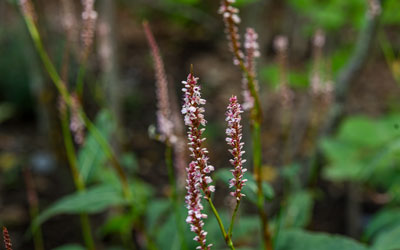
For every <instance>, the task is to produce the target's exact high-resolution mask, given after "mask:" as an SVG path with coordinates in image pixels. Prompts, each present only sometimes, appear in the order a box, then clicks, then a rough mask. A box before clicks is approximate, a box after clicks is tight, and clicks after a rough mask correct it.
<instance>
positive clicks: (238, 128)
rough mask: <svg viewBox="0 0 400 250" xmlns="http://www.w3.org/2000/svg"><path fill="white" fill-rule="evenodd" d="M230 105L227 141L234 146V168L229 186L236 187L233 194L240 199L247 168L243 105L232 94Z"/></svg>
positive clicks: (227, 113) (227, 117)
mask: <svg viewBox="0 0 400 250" xmlns="http://www.w3.org/2000/svg"><path fill="white" fill-rule="evenodd" d="M229 102H230V103H229V105H228V108H227V111H226V121H227V122H228V128H227V129H226V136H227V137H226V142H227V144H228V145H229V146H231V147H232V148H231V149H230V150H229V152H230V153H231V154H232V156H233V159H231V160H230V162H231V164H232V165H233V167H234V169H233V170H232V175H233V178H232V179H231V180H230V181H229V188H232V187H233V188H234V191H233V192H231V195H232V196H233V197H235V198H236V200H237V201H240V199H241V198H242V196H244V194H242V188H243V186H244V185H245V182H246V181H247V180H246V179H243V174H244V173H245V172H246V171H247V169H245V168H243V163H244V162H245V161H246V160H243V159H242V155H243V154H244V151H242V149H243V144H244V143H243V142H241V140H242V137H243V135H242V125H241V124H240V122H241V120H242V116H241V113H243V110H242V107H241V106H240V104H239V103H238V101H237V97H236V96H232V97H231V98H230V99H229Z"/></svg>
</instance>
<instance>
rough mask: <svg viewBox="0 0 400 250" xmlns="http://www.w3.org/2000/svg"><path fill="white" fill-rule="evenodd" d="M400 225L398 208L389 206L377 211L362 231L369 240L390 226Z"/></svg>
mask: <svg viewBox="0 0 400 250" xmlns="http://www.w3.org/2000/svg"><path fill="white" fill-rule="evenodd" d="M399 225H400V209H399V208H389V209H383V210H381V211H379V212H378V213H377V214H376V215H374V217H373V218H372V220H371V221H370V222H369V223H368V226H367V228H366V230H365V232H364V236H365V237H366V239H368V240H371V239H372V238H374V237H376V236H377V235H378V234H381V233H383V232H385V231H387V230H388V229H390V228H393V227H396V226H399Z"/></svg>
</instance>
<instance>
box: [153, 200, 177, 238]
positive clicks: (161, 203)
mask: <svg viewBox="0 0 400 250" xmlns="http://www.w3.org/2000/svg"><path fill="white" fill-rule="evenodd" d="M170 209H171V202H170V201H169V200H167V199H156V200H152V201H151V202H150V203H149V206H148V207H147V211H146V212H147V216H146V218H147V228H148V229H149V230H150V231H151V232H153V231H154V230H155V227H157V226H159V222H160V219H162V217H163V215H165V213H166V212H168V211H169V210H170ZM182 218H184V214H182Z"/></svg>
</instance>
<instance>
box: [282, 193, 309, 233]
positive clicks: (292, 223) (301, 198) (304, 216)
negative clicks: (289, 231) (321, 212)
mask: <svg viewBox="0 0 400 250" xmlns="http://www.w3.org/2000/svg"><path fill="white" fill-rule="evenodd" d="M286 203H287V205H286V206H285V207H284V211H283V214H282V219H281V228H292V227H297V228H301V227H305V226H307V225H308V223H309V222H310V220H311V215H312V211H313V203H314V202H313V197H312V194H311V192H309V191H298V192H295V193H292V194H290V196H289V198H288V200H287V202H286Z"/></svg>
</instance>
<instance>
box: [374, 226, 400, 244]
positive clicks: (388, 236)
mask: <svg viewBox="0 0 400 250" xmlns="http://www.w3.org/2000/svg"><path fill="white" fill-rule="evenodd" d="M399 235H400V225H397V226H395V227H391V228H389V229H387V230H385V231H384V232H382V233H381V234H379V235H378V236H377V237H376V238H375V241H374V243H373V245H372V249H374V250H398V249H400V237H399Z"/></svg>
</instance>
